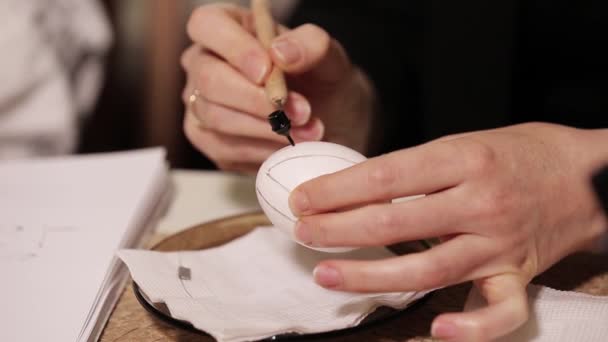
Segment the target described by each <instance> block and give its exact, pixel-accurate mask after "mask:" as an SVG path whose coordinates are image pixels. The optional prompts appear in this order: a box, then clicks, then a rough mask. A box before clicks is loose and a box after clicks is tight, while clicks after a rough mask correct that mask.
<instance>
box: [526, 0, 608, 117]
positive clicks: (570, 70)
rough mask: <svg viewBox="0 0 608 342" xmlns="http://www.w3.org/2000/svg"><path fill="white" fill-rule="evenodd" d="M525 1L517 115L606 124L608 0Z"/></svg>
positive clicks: (607, 107) (607, 98) (607, 96)
mask: <svg viewBox="0 0 608 342" xmlns="http://www.w3.org/2000/svg"><path fill="white" fill-rule="evenodd" d="M524 4H525V6H522V8H521V13H520V22H519V24H520V25H519V26H520V30H519V35H518V43H519V44H518V51H517V56H516V61H517V62H516V66H515V72H514V80H515V82H514V109H515V115H517V121H530V120H539V121H549V122H555V123H560V124H565V125H569V126H574V127H581V128H594V127H608V52H607V51H608V49H606V47H607V46H608V2H607V1H604V0H581V1H567V0H535V1H529V2H525V3H524Z"/></svg>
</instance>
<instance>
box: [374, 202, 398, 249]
mask: <svg viewBox="0 0 608 342" xmlns="http://www.w3.org/2000/svg"><path fill="white" fill-rule="evenodd" d="M375 221H376V222H375V224H371V225H368V226H367V230H368V231H367V234H368V236H376V237H377V238H379V239H380V240H381V241H383V242H393V241H394V240H396V239H398V237H399V230H400V229H401V227H402V224H403V220H402V217H401V215H399V213H398V212H396V211H394V210H390V209H383V210H381V211H380V212H378V214H377V215H376V220H375Z"/></svg>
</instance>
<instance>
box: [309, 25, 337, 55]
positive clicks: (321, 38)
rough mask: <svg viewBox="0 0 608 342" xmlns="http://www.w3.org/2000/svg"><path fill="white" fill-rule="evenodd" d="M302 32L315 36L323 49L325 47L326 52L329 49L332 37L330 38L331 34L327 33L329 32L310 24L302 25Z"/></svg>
mask: <svg viewBox="0 0 608 342" xmlns="http://www.w3.org/2000/svg"><path fill="white" fill-rule="evenodd" d="M302 31H304V32H307V33H308V34H309V35H311V36H313V37H314V39H315V41H316V42H317V43H318V44H319V45H320V46H321V47H323V48H324V50H327V48H329V44H330V42H331V37H330V36H329V33H327V31H325V30H324V29H322V28H321V27H320V26H318V25H315V24H310V23H308V24H304V25H302Z"/></svg>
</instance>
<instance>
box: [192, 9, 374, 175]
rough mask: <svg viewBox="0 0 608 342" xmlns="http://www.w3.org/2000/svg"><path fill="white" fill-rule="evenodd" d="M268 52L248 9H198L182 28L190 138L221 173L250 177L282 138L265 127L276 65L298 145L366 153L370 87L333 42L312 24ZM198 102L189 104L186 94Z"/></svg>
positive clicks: (284, 32)
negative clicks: (326, 144) (269, 81)
mask: <svg viewBox="0 0 608 342" xmlns="http://www.w3.org/2000/svg"><path fill="white" fill-rule="evenodd" d="M281 32H282V34H280V35H279V36H278V37H277V38H276V39H275V40H274V42H273V44H272V48H271V49H270V50H269V51H266V50H265V49H264V48H263V47H262V46H261V44H260V43H259V42H258V41H257V40H256V38H255V36H254V29H253V25H252V17H251V14H250V12H249V11H248V10H246V9H244V8H240V7H237V6H233V5H226V4H213V5H207V6H202V7H199V8H198V9H197V10H195V11H194V13H193V14H192V16H191V18H190V20H189V22H188V35H189V36H190V38H191V39H192V40H193V41H194V44H193V45H192V46H191V47H190V48H188V49H187V50H186V51H185V52H184V53H183V55H182V65H183V67H184V69H185V70H186V73H187V85H186V87H185V89H184V92H183V100H184V102H185V103H186V105H187V106H189V107H190V109H191V112H192V115H186V117H185V120H184V130H185V133H186V136H187V137H188V139H189V140H190V141H191V142H192V143H193V144H194V146H196V147H197V148H198V149H199V150H200V151H201V152H203V153H205V154H206V155H207V156H208V157H209V158H210V159H212V160H213V161H214V162H215V163H216V164H217V165H218V166H219V167H220V168H223V169H231V170H237V171H255V170H256V169H257V168H258V167H259V165H260V164H261V163H262V162H263V161H264V160H265V159H266V158H267V157H268V156H269V155H270V154H271V153H273V152H274V151H275V150H277V149H279V148H280V147H282V146H284V145H286V143H287V140H286V139H285V137H282V136H279V135H277V134H275V133H274V132H272V130H271V128H270V125H269V123H268V122H267V117H268V114H270V113H271V112H273V111H274V108H273V107H272V105H271V103H270V102H269V100H268V99H267V97H266V94H265V93H264V88H263V86H262V85H263V82H264V80H265V78H266V77H267V76H268V73H269V71H270V69H271V65H272V64H273V63H274V64H276V65H278V66H279V67H280V68H281V69H283V70H284V71H285V73H286V75H287V76H288V78H287V81H288V87H289V89H290V90H291V91H290V92H289V95H288V101H287V103H286V107H285V111H286V113H287V115H288V116H289V118H290V119H291V122H292V131H291V133H292V136H293V138H294V140H296V141H305V140H321V139H324V140H329V141H334V142H337V143H340V144H343V145H347V146H350V147H352V148H355V149H357V150H359V151H360V152H365V149H366V144H367V137H368V135H369V127H370V124H369V123H370V120H371V115H372V107H373V99H374V97H373V92H372V87H371V85H370V83H369V81H368V80H367V78H366V77H365V76H364V75H363V74H362V73H361V72H360V71H359V69H357V68H355V67H353V66H352V65H351V63H350V61H349V59H348V57H347V56H346V54H345V52H344V50H343V49H342V47H341V46H340V44H339V43H338V42H336V41H335V40H334V39H332V38H331V37H330V36H329V35H328V34H327V33H326V32H325V31H323V30H322V29H321V28H319V27H317V26H314V25H310V24H308V25H303V26H300V27H297V28H295V29H294V30H291V31H289V30H287V29H285V28H282V29H281ZM195 90H196V91H197V92H198V94H199V96H198V98H197V99H196V101H194V103H193V104H192V105H191V104H190V101H189V99H190V96H191V95H192V94H193V93H194V92H195Z"/></svg>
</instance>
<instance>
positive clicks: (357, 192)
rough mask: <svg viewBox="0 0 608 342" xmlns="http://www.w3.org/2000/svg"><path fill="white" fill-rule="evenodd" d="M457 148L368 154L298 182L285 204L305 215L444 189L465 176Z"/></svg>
mask: <svg viewBox="0 0 608 342" xmlns="http://www.w3.org/2000/svg"><path fill="white" fill-rule="evenodd" d="M458 152H459V151H458V150H457V149H455V148H454V147H453V146H452V145H449V144H425V145H421V146H417V147H414V148H410V149H406V150H401V151H397V152H393V153H389V154H386V155H383V156H380V157H376V158H372V159H369V160H367V161H365V162H362V163H360V164H357V165H354V166H352V167H350V168H348V169H345V170H342V171H339V172H336V173H333V174H328V175H324V176H321V177H318V178H315V179H312V180H310V181H308V182H306V183H303V184H301V185H300V186H298V187H297V188H296V189H294V191H292V193H291V195H290V197H289V204H290V207H291V210H292V211H293V212H294V213H295V214H296V215H310V214H315V213H320V212H326V211H331V210H335V209H339V208H344V207H349V206H354V205H357V204H360V203H369V202H375V201H383V200H392V199H395V198H398V197H404V196H412V195H419V194H428V193H433V192H436V191H439V190H443V189H446V188H450V187H453V186H456V185H457V184H459V183H460V182H461V181H462V180H464V178H465V175H464V170H463V168H462V165H461V159H460V158H459V155H458ZM353 184H357V186H353Z"/></svg>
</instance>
